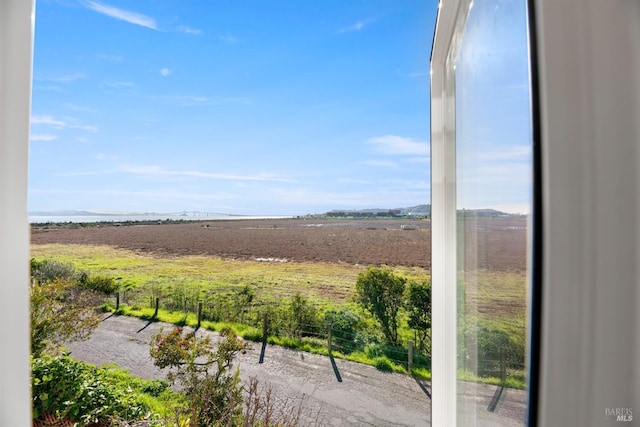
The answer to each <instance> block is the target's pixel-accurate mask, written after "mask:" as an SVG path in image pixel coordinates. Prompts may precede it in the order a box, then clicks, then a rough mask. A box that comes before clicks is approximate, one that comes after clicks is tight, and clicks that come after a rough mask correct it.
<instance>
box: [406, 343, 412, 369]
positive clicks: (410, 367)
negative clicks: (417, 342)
mask: <svg viewBox="0 0 640 427" xmlns="http://www.w3.org/2000/svg"><path fill="white" fill-rule="evenodd" d="M408 347H409V348H408V353H409V354H408V355H407V359H408V360H407V367H408V369H409V375H411V370H412V369H413V341H411V340H409V342H408Z"/></svg>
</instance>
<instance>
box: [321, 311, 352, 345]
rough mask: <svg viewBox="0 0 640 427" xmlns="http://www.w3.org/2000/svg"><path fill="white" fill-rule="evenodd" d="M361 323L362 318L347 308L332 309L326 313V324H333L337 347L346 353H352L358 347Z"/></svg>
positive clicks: (332, 328) (332, 330) (332, 331)
mask: <svg viewBox="0 0 640 427" xmlns="http://www.w3.org/2000/svg"><path fill="white" fill-rule="evenodd" d="M359 322H360V317H359V316H358V315H357V314H356V313H354V312H353V311H351V310H349V309H348V308H346V307H340V308H332V309H329V310H327V311H325V313H324V323H325V325H329V324H331V333H332V336H333V338H334V342H335V345H336V346H338V347H339V348H340V350H342V351H345V352H350V351H351V350H353V349H354V347H355V345H356V333H357V327H358V324H359Z"/></svg>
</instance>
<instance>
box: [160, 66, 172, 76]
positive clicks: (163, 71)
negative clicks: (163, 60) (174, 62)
mask: <svg viewBox="0 0 640 427" xmlns="http://www.w3.org/2000/svg"><path fill="white" fill-rule="evenodd" d="M160 74H162V77H167V76H168V75H169V74H171V70H170V69H168V68H163V69H161V70H160Z"/></svg>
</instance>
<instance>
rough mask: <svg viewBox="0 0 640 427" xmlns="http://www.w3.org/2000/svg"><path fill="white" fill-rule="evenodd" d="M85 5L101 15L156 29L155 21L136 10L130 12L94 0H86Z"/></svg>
mask: <svg viewBox="0 0 640 427" xmlns="http://www.w3.org/2000/svg"><path fill="white" fill-rule="evenodd" d="M84 3H85V5H86V7H87V8H89V9H91V10H94V11H96V12H98V13H102V14H103V15H107V16H110V17H112V18H115V19H119V20H121V21H125V22H128V23H130V24H135V25H140V26H142V27H146V28H151V29H152V30H158V26H157V25H156V21H155V20H154V19H153V18H151V17H149V16H147V15H142V14H140V13H136V12H130V11H127V10H123V9H118V8H117V7H113V6H109V5H106V4H102V3H98V2H95V1H90V0H86V1H85V2H84Z"/></svg>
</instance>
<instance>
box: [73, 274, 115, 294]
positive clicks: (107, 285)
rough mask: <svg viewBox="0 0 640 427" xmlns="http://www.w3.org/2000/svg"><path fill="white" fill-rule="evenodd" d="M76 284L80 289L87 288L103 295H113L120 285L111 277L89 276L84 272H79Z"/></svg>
mask: <svg viewBox="0 0 640 427" xmlns="http://www.w3.org/2000/svg"><path fill="white" fill-rule="evenodd" d="M78 284H79V286H80V288H82V289H89V290H92V291H95V292H100V293H102V294H105V295H113V294H115V293H116V292H118V290H119V289H120V285H119V284H118V282H117V281H116V280H115V279H114V278H113V277H106V276H89V275H88V274H87V273H85V272H83V273H81V274H80V277H79V278H78Z"/></svg>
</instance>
